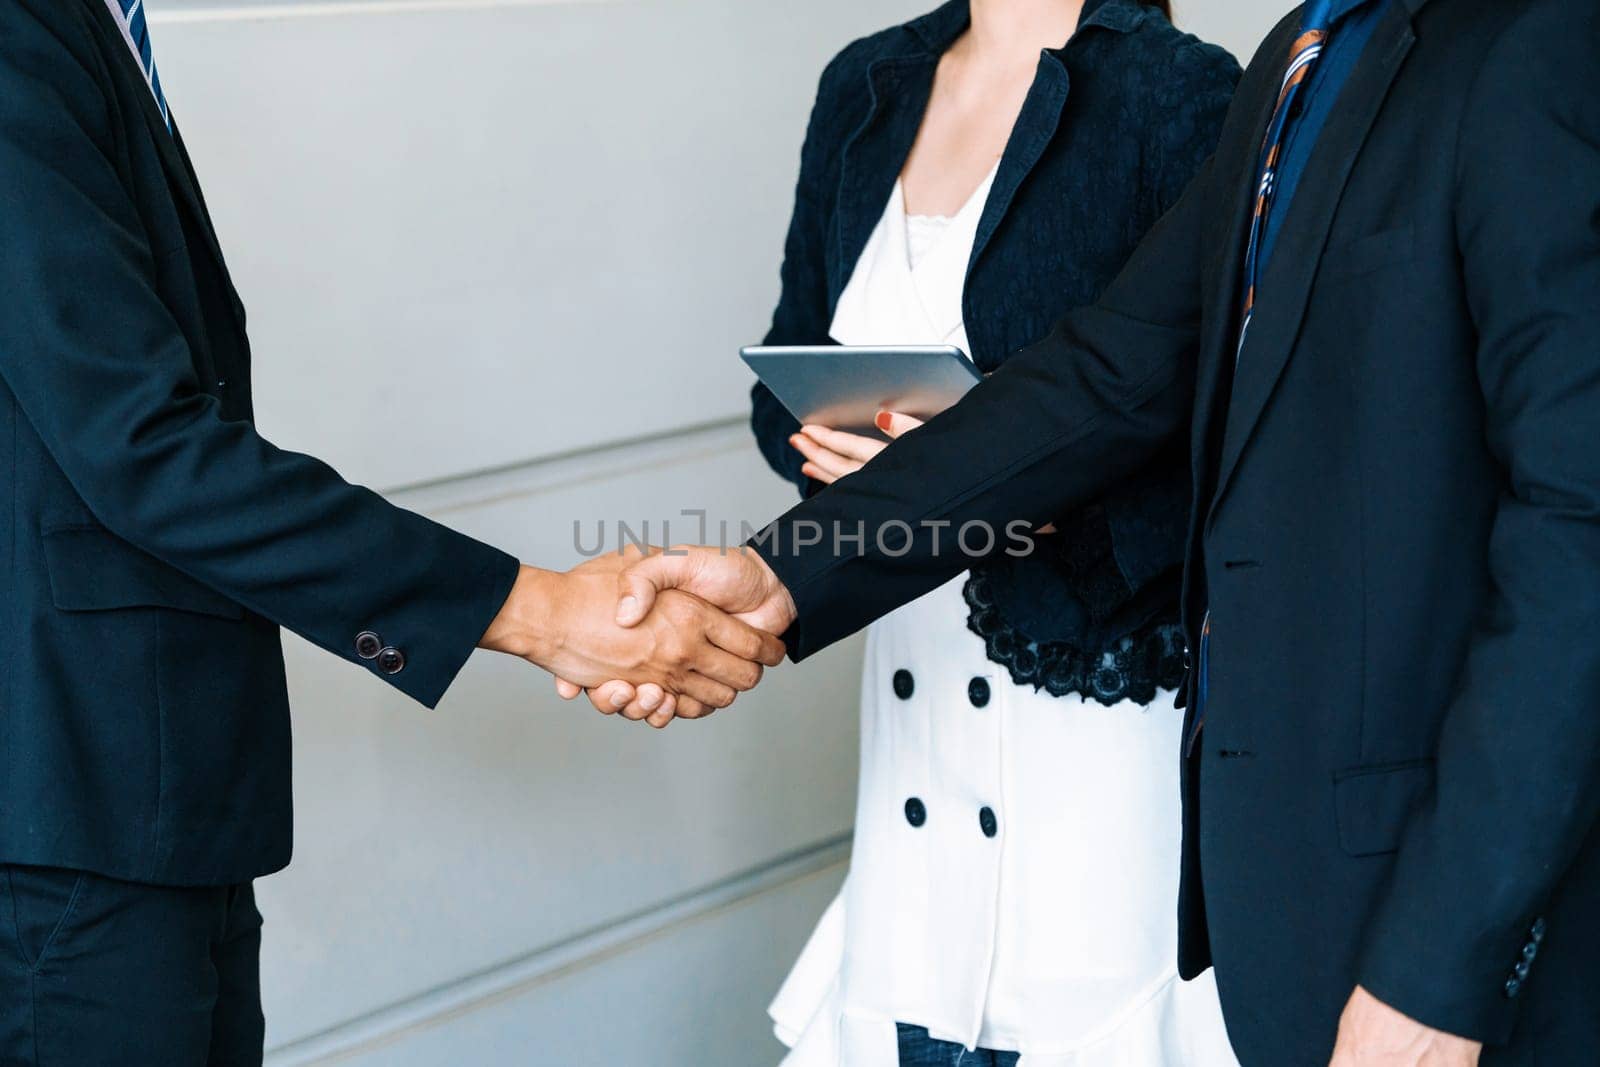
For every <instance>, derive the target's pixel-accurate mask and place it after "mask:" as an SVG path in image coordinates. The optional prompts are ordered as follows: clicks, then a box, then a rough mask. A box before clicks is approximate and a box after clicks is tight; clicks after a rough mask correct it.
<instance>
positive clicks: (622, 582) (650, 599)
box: [616, 545, 798, 634]
mask: <svg viewBox="0 0 1600 1067" xmlns="http://www.w3.org/2000/svg"><path fill="white" fill-rule="evenodd" d="M619 586H620V590H619V591H620V594H621V599H620V600H619V601H618V602H617V612H616V620H617V625H619V626H627V627H633V626H637V625H638V624H639V623H640V622H642V621H643V620H644V619H645V618H646V617H647V616H648V615H649V613H650V610H651V608H652V607H653V606H654V604H655V603H656V598H657V597H658V596H660V595H661V594H662V593H663V592H664V591H666V590H669V589H677V590H681V591H682V592H685V593H690V594H692V595H694V596H696V597H699V598H700V599H701V600H704V601H705V602H706V603H708V604H712V605H715V606H716V607H719V608H721V609H722V610H723V611H726V612H727V613H728V614H729V615H732V616H733V617H734V618H736V619H738V620H740V621H741V622H744V623H747V624H748V625H750V626H753V627H755V628H756V629H758V630H763V631H765V632H766V633H769V634H782V633H783V632H784V631H786V630H788V629H789V627H790V626H792V625H794V620H795V616H796V615H797V614H798V613H797V612H796V610H795V606H794V598H792V597H791V596H790V595H789V590H787V589H785V588H784V587H783V583H782V582H780V581H778V576H777V575H775V574H773V573H772V568H771V567H768V566H767V561H766V560H764V559H762V558H761V556H760V555H758V554H757V553H755V552H752V551H750V550H749V549H747V548H742V547H741V548H736V549H717V548H708V547H701V546H696V545H679V546H678V547H677V548H674V549H671V550H670V551H667V552H662V553H659V554H657V555H653V556H650V557H648V558H645V559H641V560H638V561H637V562H635V563H633V564H632V565H631V566H629V567H627V568H626V569H624V570H623V571H622V573H621V577H620V579H619Z"/></svg>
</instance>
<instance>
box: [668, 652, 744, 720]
mask: <svg viewBox="0 0 1600 1067" xmlns="http://www.w3.org/2000/svg"><path fill="white" fill-rule="evenodd" d="M719 654H720V655H723V656H728V654H727V653H726V652H721V653H719ZM728 658H729V659H730V660H733V661H734V662H736V663H740V664H743V665H744V666H745V667H754V669H755V670H760V669H761V668H759V667H755V666H754V664H750V663H746V662H745V661H744V660H741V659H738V657H736V656H728ZM679 689H680V690H681V692H680V695H679V697H678V699H679V700H680V701H681V700H682V699H683V698H684V697H686V696H687V697H692V698H694V699H695V700H697V701H699V702H700V703H701V704H704V705H706V706H708V707H712V708H726V707H728V706H730V705H732V703H733V701H734V698H735V697H737V696H738V695H739V694H738V693H736V692H735V691H734V690H733V687H732V686H729V685H727V684H726V683H724V682H720V681H717V680H716V679H715V678H708V677H706V676H705V675H703V674H701V673H699V672H698V671H695V672H691V673H689V674H686V675H684V677H683V680H682V681H681V682H680V683H679Z"/></svg>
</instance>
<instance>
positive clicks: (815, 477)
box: [800, 463, 839, 485]
mask: <svg viewBox="0 0 1600 1067" xmlns="http://www.w3.org/2000/svg"><path fill="white" fill-rule="evenodd" d="M800 473H801V474H803V475H805V476H806V477H807V478H810V479H811V480H812V481H814V482H821V483H822V484H823V485H832V484H833V483H834V482H836V481H838V480H839V479H838V478H835V477H834V476H833V475H831V474H829V473H828V472H827V471H825V470H823V469H822V468H821V467H818V466H816V465H815V464H812V463H802V464H800Z"/></svg>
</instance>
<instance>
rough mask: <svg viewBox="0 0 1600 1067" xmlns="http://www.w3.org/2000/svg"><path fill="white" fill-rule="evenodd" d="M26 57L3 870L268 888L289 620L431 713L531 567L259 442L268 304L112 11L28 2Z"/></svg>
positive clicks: (3, 369) (7, 203) (16, 21)
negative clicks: (242, 267) (253, 287)
mask: <svg viewBox="0 0 1600 1067" xmlns="http://www.w3.org/2000/svg"><path fill="white" fill-rule="evenodd" d="M0 42H3V45H0V568H3V569H0V576H3V577H0V583H3V586H0V588H3V596H0V862H6V863H19V864H34V865H42V866H56V867H70V868H77V869H82V870H89V871H94V872H97V873H100V874H104V875H108V876H111V877H115V878H121V879H125V880H131V881H138V882H148V883H160V884H174V885H220V884H228V883H235V882H241V881H244V880H246V879H249V878H252V877H255V876H257V875H262V874H266V873H268V872H270V871H273V870H276V869H278V868H280V867H282V866H283V865H284V864H285V863H287V862H288V860H289V852H290V840H291V832H292V819H291V805H290V789H289V778H290V775H289V755H290V744H289V708H288V702H287V699H286V695H285V686H284V670H283V655H282V651H281V649H280V645H279V630H278V628H279V627H280V626H286V627H288V628H290V629H292V630H294V631H295V632H297V633H299V634H301V635H303V636H305V637H306V638H308V639H309V640H311V641H313V642H315V643H316V644H318V645H320V646H322V647H323V648H325V649H327V650H329V651H331V652H334V653H336V654H338V655H340V656H343V657H344V658H346V659H348V660H350V661H351V662H353V663H356V664H359V665H361V666H362V667H363V668H364V669H366V670H369V671H371V672H373V673H374V674H376V675H377V676H378V677H380V678H384V679H386V680H387V681H389V682H391V683H392V684H394V685H395V686H397V687H398V688H399V689H401V690H402V691H404V692H406V693H407V694H409V695H410V696H412V697H414V698H415V699H417V700H419V701H421V702H423V703H424V704H429V705H432V704H434V703H435V702H437V701H438V699H439V698H440V696H441V695H442V694H443V693H444V691H445V688H446V687H447V686H448V685H449V684H450V682H451V679H452V678H453V677H454V676H455V674H456V672H457V671H458V670H459V669H460V667H461V666H462V664H463V663H464V662H465V660H466V658H467V656H468V655H469V654H470V652H471V651H472V649H473V647H474V645H475V644H476V642H477V640H478V639H479V638H480V637H481V636H482V634H483V631H484V629H485V628H486V627H487V625H488V623H489V621H490V620H491V619H492V618H493V616H494V614H495V612H496V611H497V610H498V608H499V607H500V606H501V604H502V603H503V601H504V599H505V597H506V595H507V594H508V593H509V591H510V587H511V584H512V582H513V580H514V578H515V575H516V570H517V564H516V561H515V560H514V559H512V558H511V557H510V556H507V555H505V554H504V553H502V552H499V551H497V550H495V549H492V548H489V547H488V546H485V545H482V544H479V543H477V542H475V541H472V540H470V539H468V538H466V537H463V536H461V535H459V534H456V533H453V532H451V531H449V530H447V529H445V528H443V527H441V526H438V525H436V524H435V523H432V522H430V521H428V520H426V519H423V518H421V517H419V516H417V515H414V514H411V513H409V512H406V511H403V510H401V509H399V508H396V507H394V506H392V505H390V504H388V503H386V502H385V501H384V500H382V499H381V498H380V497H378V496H377V495H376V494H374V493H372V492H370V491H368V490H365V489H360V488H356V487H354V486H351V485H349V484H347V483H345V482H344V481H342V480H341V479H340V478H339V477H338V475H337V474H335V473H334V472H333V471H332V470H330V469H329V468H328V467H326V466H324V465H323V464H321V463H319V462H317V461H316V460H314V459H311V458H309V457H306V456H301V455H295V454H293V453H289V452H284V451H281V450H279V449H277V448H274V447H273V446H272V445H271V444H269V443H268V442H267V441H265V440H263V439H262V437H261V436H260V435H259V434H258V433H257V432H256V430H255V429H254V427H253V426H252V425H251V402H250V347H249V342H248V340H247V339H246V335H245V313H244V307H243V305H242V304H241V303H240V301H239V298H238V296H237V294H236V293H235V292H234V289H233V286H232V284H231V283H230V281H229V279H228V272H227V268H226V267H225V266H224V263H223V259H222V254H221V251H220V249H219V248H218V246H217V240H216V235H215V233H214V232H213V230H212V227H211V223H210V220H209V219H208V217H207V214H206V208H205V204H204V201H203V199H202V197H201V195H200V188H199V185H198V183H197V182H196V180H195V176H194V173H193V171H192V170H191V169H190V167H189V161H188V159H187V156H186V155H185V153H184V151H183V148H182V144H181V141H180V140H178V139H176V138H175V137H174V136H173V135H171V134H169V133H168V131H167V129H166V127H165V126H164V124H163V123H162V120H161V116H160V114H159V112H158V111H157V109H156V106H155V103H154V100H153V98H152V96H151V93H150V91H149V89H148V87H147V86H146V84H145V82H144V79H143V76H142V75H141V73H140V71H139V69H138V67H137V66H136V65H135V63H134V61H133V58H132V55H131V53H130V51H129V49H128V47H127V44H126V43H125V41H124V40H123V38H122V36H121V31H120V30H119V28H118V27H117V25H116V23H115V21H114V20H113V19H112V18H111V16H110V13H109V12H108V10H107V9H106V6H105V5H104V4H103V3H102V2H101V0H9V2H7V3H5V4H4V5H0ZM369 657H370V658H369Z"/></svg>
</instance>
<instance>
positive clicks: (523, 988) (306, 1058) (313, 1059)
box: [266, 832, 851, 1067]
mask: <svg viewBox="0 0 1600 1067" xmlns="http://www.w3.org/2000/svg"><path fill="white" fill-rule="evenodd" d="M850 837H851V835H850V833H848V832H845V833H842V834H836V835H834V836H833V837H829V838H827V839H825V840H823V841H819V842H817V843H816V844H813V845H810V846H808V847H806V848H804V849H800V850H798V851H795V852H791V853H787V854H785V855H782V856H778V857H775V858H774V859H772V860H769V861H768V862H766V863H763V864H761V865H760V866H758V867H754V868H752V869H750V870H747V871H743V872H741V873H739V874H735V875H733V876H732V877H729V878H726V879H723V880H722V881H720V882H716V883H714V884H712V885H708V886H705V887H703V888H701V889H698V890H695V891H693V892H690V893H686V894H684V895H682V896H680V897H677V898H675V899H673V900H669V901H667V902H665V903H663V904H660V905H658V906H656V907H652V908H649V909H647V910H645V911H641V912H638V913H636V914H633V915H628V916H624V917H622V918H620V919H618V920H616V921H614V922H611V923H607V924H606V925H604V926H602V927H597V928H595V929H593V930H588V931H585V932H583V933H581V934H578V935H576V936H575V937H571V938H568V939H567V940H564V941H561V942H558V943H556V944H553V945H549V946H547V947H544V948H541V949H536V950H534V951H532V952H528V953H526V954H524V955H522V956H518V957H516V958H514V959H511V960H508V961H506V962H504V963H501V964H498V965H496V966H494V967H490V968H488V969H486V970H483V971H479V972H477V973H475V974H470V975H467V976H465V977H463V978H460V979H457V980H456V981H453V982H449V983H447V984H445V985H442V986H438V987H436V988H434V989H430V990H428V991H426V992H424V993H420V994H418V995H416V996H414V997H408V998H407V999H405V1000H402V1001H398V1002H396V1003H394V1004H391V1005H389V1006H387V1007H384V1008H380V1009H378V1010H377V1011H373V1012H369V1013H367V1014H365V1015H362V1016H358V1017H356V1018H354V1019H350V1020H348V1021H346V1022H344V1023H341V1024H339V1025H338V1026H335V1027H332V1028H330V1029H327V1030H324V1031H322V1032H320V1033H316V1034H312V1035H310V1036H307V1037H303V1038H299V1039H296V1040H294V1041H289V1042H286V1043H284V1044H282V1045H278V1046H276V1047H274V1048H271V1049H269V1050H268V1052H267V1057H266V1067H312V1065H315V1067H322V1065H324V1064H333V1063H338V1062H340V1061H342V1060H347V1059H350V1058H352V1057H356V1056H363V1055H368V1054H370V1053H372V1052H374V1051H376V1050H378V1049H381V1048H384V1047H385V1046H389V1045H393V1044H396V1043H398V1042H400V1041H403V1040H405V1039H406V1038H407V1037H409V1036H412V1035H414V1034H416V1033H419V1032H421V1031H424V1030H427V1029H430V1028H432V1027H435V1026H440V1025H443V1024H445V1023H447V1022H449V1021H451V1020H452V1019H456V1018H459V1017H461V1016H463V1015H466V1014H469V1013H471V1012H473V1011H476V1010H478V1009H480V1008H483V1007H487V1006H489V1005H492V1004H496V1003H499V1002H501V1001H504V1000H508V999H512V998H514V997H517V996H520V995H522V994H523V993H526V992H527V991H529V990H530V989H533V988H535V987H537V986H540V985H543V984H545V983H548V982H551V981H555V980H557V979H559V978H561V977H562V976H564V975H567V974H570V973H573V972H575V971H579V970H581V969H583V968H585V967H589V966H592V965H594V964H596V963H599V962H602V961H604V960H607V959H610V958H611V957H614V956H618V955H622V954H623V953H626V952H628V951H629V950H630V949H633V948H636V947H638V946H639V945H641V944H644V943H645V942H648V941H652V940H654V939H656V938H659V937H661V936H663V935H665V934H667V933H668V932H670V931H673V930H675V929H677V928H679V927H682V926H686V925H689V924H692V923H695V922H699V921H702V920H704V919H707V918H710V917H712V916H714V915H716V914H717V913H719V912H722V911H726V910H728V909H730V908H733V907H736V906H738V905H739V904H741V903H743V902H745V901H748V900H750V899H752V898H754V897H757V896H760V895H761V894H763V893H770V892H773V891H774V890H778V889H782V888H783V887H785V886H787V885H789V884H791V883H794V882H797V881H799V880H801V879H803V878H807V877H809V876H811V875H815V874H821V873H822V872H824V871H826V870H828V869H830V868H832V867H836V866H838V865H840V864H842V863H844V862H845V861H846V860H847V859H848V858H849V854H850Z"/></svg>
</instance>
